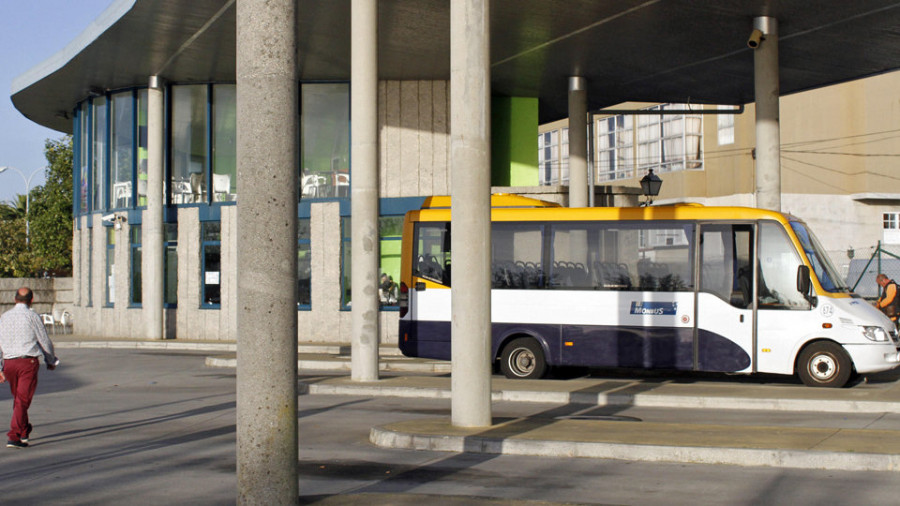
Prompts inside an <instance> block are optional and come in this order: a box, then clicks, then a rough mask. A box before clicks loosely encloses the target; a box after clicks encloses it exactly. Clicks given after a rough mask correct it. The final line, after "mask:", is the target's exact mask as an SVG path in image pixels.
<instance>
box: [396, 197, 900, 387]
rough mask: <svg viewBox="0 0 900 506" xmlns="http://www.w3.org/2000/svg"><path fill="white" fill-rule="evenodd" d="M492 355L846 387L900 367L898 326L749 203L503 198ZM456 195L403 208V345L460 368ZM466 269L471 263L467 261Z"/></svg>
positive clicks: (511, 368) (517, 370)
mask: <svg viewBox="0 0 900 506" xmlns="http://www.w3.org/2000/svg"><path fill="white" fill-rule="evenodd" d="M491 205H492V210H491V251H490V256H491V271H492V274H491V280H490V282H491V286H492V290H491V322H492V353H493V357H494V358H495V359H496V360H499V362H500V369H501V371H502V372H503V373H504V374H505V375H506V376H507V377H510V378H539V377H541V376H543V375H544V373H545V372H546V370H547V368H548V366H588V367H636V368H663V369H681V370H694V371H727V372H735V373H756V372H764V373H775V374H787V375H790V374H797V375H799V377H800V379H801V380H802V381H803V382H804V383H805V384H807V385H810V386H826V387H841V386H843V385H845V384H846V383H847V381H848V380H849V379H850V377H851V375H852V374H853V373H854V372H856V373H860V374H865V373H872V372H878V371H885V370H888V369H892V368H894V367H896V366H897V365H898V363H900V339H898V335H897V331H896V329H895V328H894V325H893V324H892V322H891V321H890V320H889V319H888V318H887V317H885V316H884V315H883V314H882V313H881V312H879V311H878V310H876V309H875V308H873V307H872V306H871V305H870V304H868V303H866V302H865V301H864V300H863V299H861V298H859V297H857V296H856V295H854V294H853V293H851V292H850V290H849V289H848V288H847V286H846V285H845V284H844V282H843V280H842V279H841V278H840V276H839V275H838V272H837V271H836V269H835V268H834V267H833V265H832V264H831V262H830V260H829V259H828V256H827V254H826V253H825V251H824V250H823V249H822V247H821V245H820V243H819V242H818V240H817V239H816V238H815V236H814V235H813V233H812V231H811V230H810V229H809V228H808V227H807V226H806V224H804V223H803V222H802V221H801V220H799V219H798V218H796V217H793V216H789V215H785V214H781V213H777V212H772V211H766V210H761V209H753V208H743V207H704V206H700V205H676V206H659V207H632V208H564V207H559V206H557V205H556V204H552V203H548V202H543V201H539V200H534V199H528V198H525V197H517V196H512V195H494V196H492V198H491ZM450 232H451V222H450V201H449V198H448V197H431V198H429V199H426V201H425V204H424V205H423V207H422V209H421V210H418V211H410V212H409V213H407V214H406V218H405V222H404V226H403V251H402V255H401V285H400V292H401V297H400V298H401V301H400V334H399V341H400V342H399V345H400V349H401V350H402V351H403V353H404V354H405V355H407V356H411V357H427V358H436V359H444V360H449V359H450V320H451V318H452V315H451V309H450V292H451V290H450V281H451V276H450V272H451V267H452V262H451V251H450ZM455 267H456V268H457V269H459V268H465V266H460V265H457V266H455Z"/></svg>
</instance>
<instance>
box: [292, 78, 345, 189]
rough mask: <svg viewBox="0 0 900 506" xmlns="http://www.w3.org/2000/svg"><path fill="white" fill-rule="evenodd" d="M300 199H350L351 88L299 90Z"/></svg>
mask: <svg viewBox="0 0 900 506" xmlns="http://www.w3.org/2000/svg"><path fill="white" fill-rule="evenodd" d="M300 95H301V97H300V101H301V105H300V163H301V165H300V180H301V186H300V196H301V198H327V197H332V198H333V197H349V196H350V85H349V84H347V83H314V84H303V85H302V86H301V88H300Z"/></svg>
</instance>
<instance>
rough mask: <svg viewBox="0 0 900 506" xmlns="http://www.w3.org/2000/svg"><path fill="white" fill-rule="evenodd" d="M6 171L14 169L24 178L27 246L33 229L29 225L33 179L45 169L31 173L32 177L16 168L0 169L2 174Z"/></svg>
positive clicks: (40, 168) (41, 168)
mask: <svg viewBox="0 0 900 506" xmlns="http://www.w3.org/2000/svg"><path fill="white" fill-rule="evenodd" d="M6 169H12V170H14V171H16V172H18V173H19V175H20V176H22V181H24V182H25V244H30V243H31V229H30V227H29V224H28V211H29V209H30V207H31V206H30V203H31V178H33V177H34V176H35V174H37V173H38V172H40V171H42V170H44V167H39V168H37V169H35V170H34V172H32V173H31V175H30V176H28V177H25V173H23V172H22V171H21V170H19V169H17V168H15V167H0V174H3V173H4V172H6Z"/></svg>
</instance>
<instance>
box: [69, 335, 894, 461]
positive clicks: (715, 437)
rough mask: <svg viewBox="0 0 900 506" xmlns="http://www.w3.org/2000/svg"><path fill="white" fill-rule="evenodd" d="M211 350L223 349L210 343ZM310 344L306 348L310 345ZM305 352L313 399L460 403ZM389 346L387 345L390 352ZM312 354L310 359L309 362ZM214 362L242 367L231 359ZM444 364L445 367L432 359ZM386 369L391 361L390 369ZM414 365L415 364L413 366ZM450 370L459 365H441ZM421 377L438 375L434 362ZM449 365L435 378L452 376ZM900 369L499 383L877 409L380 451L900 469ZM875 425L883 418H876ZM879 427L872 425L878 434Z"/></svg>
mask: <svg viewBox="0 0 900 506" xmlns="http://www.w3.org/2000/svg"><path fill="white" fill-rule="evenodd" d="M57 341H58V342H59V345H60V347H66V346H70V347H82V348H83V347H109V348H123V347H134V348H155V349H168V350H177V349H181V350H186V349H195V350H209V351H215V352H220V351H228V348H227V346H232V347H233V346H234V344H233V343H202V342H201V343H190V342H183V341H178V342H171V341H168V342H167V341H162V342H160V341H156V342H148V341H137V342H135V341H108V342H107V341H96V340H78V339H57ZM210 345H215V346H212V347H210ZM306 346H307V345H305V344H304V345H301V347H300V350H299V351H307V350H309V349H310V348H307V347H306ZM309 346H317V347H321V349H319V350H318V351H317V353H314V354H313V355H317V356H316V357H315V358H314V359H309V355H310V354H299V355H298V360H299V363H300V364H301V368H300V369H301V376H302V377H301V384H302V387H303V388H306V389H307V391H308V393H310V394H330V395H353V396H370V397H373V396H390V397H415V398H438V399H449V398H450V378H449V377H448V376H447V375H442V376H436V375H423V374H419V375H413V374H403V375H398V376H390V377H385V378H383V379H380V380H379V381H376V382H368V383H364V382H363V383H361V382H355V381H352V380H351V379H350V378H348V377H345V376H329V377H307V376H306V375H307V374H308V373H310V372H311V371H314V370H320V371H323V370H331V371H333V370H336V369H340V368H342V367H344V366H343V365H341V366H339V367H338V366H335V365H334V364H345V363H346V362H347V356H348V355H349V350H347V349H346V345H344V346H341V345H327V344H326V345H320V344H317V345H309ZM385 351H386V350H385ZM304 357H306V359H307V360H304ZM219 360H221V361H220V362H216V360H215V359H214V360H211V359H210V358H208V359H207V365H208V366H209V365H212V366H216V365H218V366H225V367H233V366H234V363H233V358H231V357H230V356H225V357H222V356H220V357H219ZM430 362H432V363H434V362H435V361H430ZM391 363H393V364H395V365H394V366H393V367H394V369H392V370H398V371H403V370H404V367H406V368H407V369H406V370H409V371H415V370H417V367H418V366H417V365H416V361H413V360H409V359H403V358H402V357H398V356H397V355H396V353H388V354H387V356H384V357H382V369H383V370H385V369H386V368H388V369H389V368H390V367H391V366H390V365H389V364H391ZM386 364H388V365H387V366H386ZM403 364H405V365H403ZM439 364H442V367H448V366H449V364H446V363H445V362H441V363H439ZM422 367H423V369H420V370H422V371H427V372H435V371H436V369H434V367H433V365H422ZM446 370H448V369H440V370H437V372H442V371H446ZM898 378H900V373H898V372H896V371H892V372H889V373H882V374H881V375H874V376H870V377H868V378H865V379H863V380H862V381H860V382H858V383H857V384H855V385H854V386H852V387H850V388H843V389H816V388H809V387H805V386H802V385H800V384H798V383H796V382H792V381H791V379H790V378H775V379H769V378H763V379H758V378H756V377H753V378H746V377H739V376H736V377H728V376H705V375H689V374H684V373H672V374H671V375H666V374H645V373H636V374H635V375H628V376H624V375H619V376H617V375H615V374H610V375H607V376H605V377H596V378H595V377H588V378H577V379H563V380H559V379H547V380H533V381H522V380H508V379H505V378H499V377H496V376H495V377H494V379H493V381H492V386H493V394H492V398H493V400H494V401H509V402H526V403H550V404H560V405H568V404H580V405H594V406H622V407H653V408H673V409H715V410H747V411H748V412H749V411H750V410H756V411H766V412H788V413H789V412H798V413H799V412H815V413H818V414H820V415H821V418H823V419H835V418H838V419H839V418H840V417H841V416H842V414H856V415H858V414H871V415H872V417H873V419H872V420H873V422H872V423H871V424H870V425H868V426H866V427H862V428H859V427H841V426H836V427H822V426H790V425H785V424H779V423H776V422H771V423H768V422H767V423H748V424H745V425H734V424H731V425H724V424H714V423H703V422H702V421H698V422H694V423H684V422H680V423H666V422H646V421H642V422H639V423H634V422H631V421H620V420H597V419H585V420H579V419H572V418H562V419H549V418H538V417H523V418H515V419H505V420H495V423H494V425H493V426H491V427H487V428H476V429H462V428H458V427H453V426H451V425H450V423H449V420H442V421H436V420H434V419H428V420H407V421H403V422H398V423H391V424H386V425H381V426H378V427H373V428H372V431H371V434H370V441H371V442H372V443H374V444H376V445H378V446H382V447H389V448H404V449H416V450H439V451H450V452H472V453H486V454H516V455H543V456H553V457H561V456H564V457H592V458H610V459H623V460H640V461H654V462H655V461H666V462H682V463H707V464H735V465H751V466H778V467H788V468H803V469H833V470H863V471H900V416H895V415H897V414H900V381H898ZM876 421H877V423H876ZM869 427H872V428H869Z"/></svg>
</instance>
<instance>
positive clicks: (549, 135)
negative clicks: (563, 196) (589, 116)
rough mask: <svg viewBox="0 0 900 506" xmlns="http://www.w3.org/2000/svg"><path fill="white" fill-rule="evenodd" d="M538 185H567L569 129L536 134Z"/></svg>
mask: <svg viewBox="0 0 900 506" xmlns="http://www.w3.org/2000/svg"><path fill="white" fill-rule="evenodd" d="M538 167H539V169H540V184H541V185H542V186H548V185H554V184H568V182H569V129H568V128H558V129H556V130H550V131H548V132H543V133H540V134H538Z"/></svg>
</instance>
